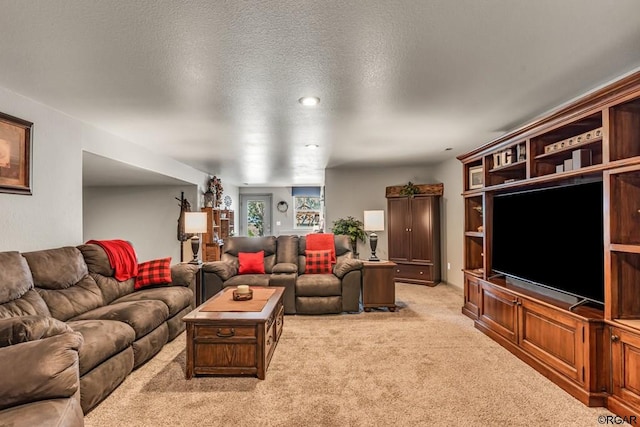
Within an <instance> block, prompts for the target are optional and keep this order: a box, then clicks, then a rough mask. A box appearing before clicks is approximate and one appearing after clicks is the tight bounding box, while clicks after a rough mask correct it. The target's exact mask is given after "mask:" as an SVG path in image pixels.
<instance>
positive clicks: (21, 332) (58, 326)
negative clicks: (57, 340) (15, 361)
mask: <svg viewBox="0 0 640 427" xmlns="http://www.w3.org/2000/svg"><path fill="white" fill-rule="evenodd" d="M66 332H73V329H71V328H70V327H69V326H68V325H67V324H66V323H64V322H62V321H60V320H58V319H55V318H53V317H48V316H35V315H34V316H16V317H8V318H5V319H0V348H1V347H8V346H11V345H15V344H20V343H23V342H29V341H36V340H39V339H42V338H49V337H53V336H56V335H61V334H64V333H66Z"/></svg>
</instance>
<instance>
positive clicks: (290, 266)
mask: <svg viewBox="0 0 640 427" xmlns="http://www.w3.org/2000/svg"><path fill="white" fill-rule="evenodd" d="M297 272H298V265H297V264H294V263H292V262H279V263H277V264H276V265H275V266H274V267H273V273H276V274H281V273H285V274H287V273H289V274H290V273H297Z"/></svg>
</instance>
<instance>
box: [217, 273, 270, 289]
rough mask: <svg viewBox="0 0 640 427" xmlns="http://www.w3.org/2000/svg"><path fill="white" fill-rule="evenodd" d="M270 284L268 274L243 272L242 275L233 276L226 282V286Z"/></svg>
mask: <svg viewBox="0 0 640 427" xmlns="http://www.w3.org/2000/svg"><path fill="white" fill-rule="evenodd" d="M238 285H249V286H269V275H268V274H243V275H241V276H233V277H232V278H231V279H229V280H227V281H226V282H224V286H225V287H227V286H238Z"/></svg>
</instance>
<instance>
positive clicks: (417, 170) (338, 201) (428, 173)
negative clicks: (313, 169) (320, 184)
mask: <svg viewBox="0 0 640 427" xmlns="http://www.w3.org/2000/svg"><path fill="white" fill-rule="evenodd" d="M409 181H411V182H413V183H414V184H434V183H437V182H440V181H437V180H436V178H435V174H434V170H433V168H429V167H398V168H349V169H327V170H326V172H325V204H326V210H327V217H326V224H327V225H326V230H327V231H328V232H330V231H331V228H332V226H333V222H334V221H335V220H337V219H339V218H346V217H347V216H352V217H354V218H356V219H359V220H360V221H362V220H363V219H364V211H365V210H384V211H385V225H386V224H387V220H388V219H387V199H386V197H385V189H386V187H390V186H393V185H405V184H406V183H407V182H409ZM376 234H378V247H377V249H376V255H377V256H378V258H380V259H387V258H388V257H389V250H388V244H387V241H388V240H387V230H385V231H383V232H379V233H376ZM358 252H359V254H360V255H359V257H360V258H361V259H368V258H369V256H370V254H371V249H370V246H369V241H368V239H367V243H366V244H363V243H362V242H360V241H358ZM443 256H444V254H443Z"/></svg>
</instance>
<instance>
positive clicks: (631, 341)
mask: <svg viewBox="0 0 640 427" xmlns="http://www.w3.org/2000/svg"><path fill="white" fill-rule="evenodd" d="M611 336H612V345H611V353H612V354H611V356H612V362H613V363H612V370H613V372H612V374H613V375H612V376H613V394H614V395H615V396H617V397H619V398H621V399H622V400H623V401H624V402H626V403H627V404H628V405H631V406H633V407H635V408H638V409H640V334H633V333H630V332H627V331H625V330H622V329H618V328H611Z"/></svg>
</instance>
